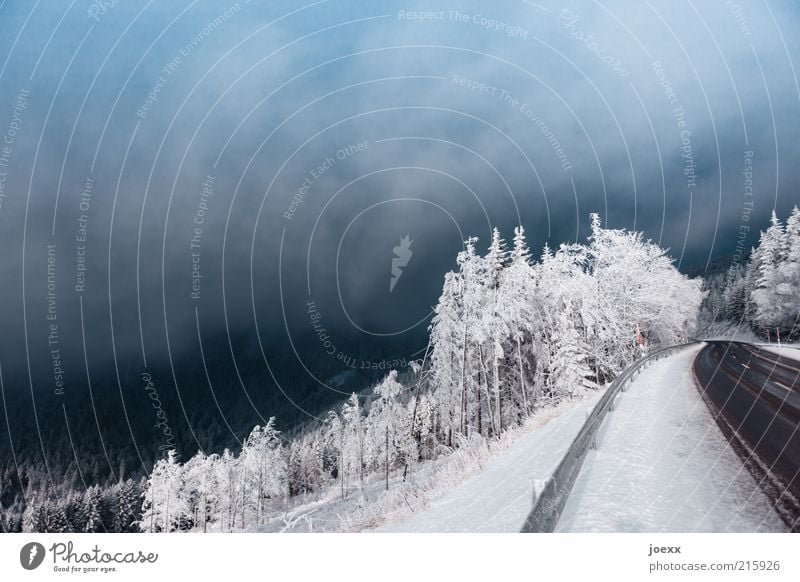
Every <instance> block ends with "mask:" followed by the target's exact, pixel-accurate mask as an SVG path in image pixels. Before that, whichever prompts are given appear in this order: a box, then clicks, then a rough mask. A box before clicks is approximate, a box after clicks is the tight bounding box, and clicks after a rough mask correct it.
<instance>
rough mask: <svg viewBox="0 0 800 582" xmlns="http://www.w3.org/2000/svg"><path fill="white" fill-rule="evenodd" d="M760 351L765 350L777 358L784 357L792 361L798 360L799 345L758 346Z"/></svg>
mask: <svg viewBox="0 0 800 582" xmlns="http://www.w3.org/2000/svg"><path fill="white" fill-rule="evenodd" d="M758 347H760V348H761V349H762V350H767V351H768V352H772V353H774V354H778V355H779V356H786V357H787V358H792V359H793V360H797V359H800V345H798V344H781V345H778V344H761V343H760V344H758Z"/></svg>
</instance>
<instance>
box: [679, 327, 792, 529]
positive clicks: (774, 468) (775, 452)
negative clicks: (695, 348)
mask: <svg viewBox="0 0 800 582" xmlns="http://www.w3.org/2000/svg"><path fill="white" fill-rule="evenodd" d="M707 343H708V345H707V346H706V347H705V348H703V349H702V350H701V351H700V352H699V353H698V354H697V357H696V358H695V361H694V366H693V368H694V374H695V378H696V380H697V383H698V387H699V388H700V390H701V393H702V394H703V398H704V400H705V401H706V404H707V405H708V406H709V408H710V409H711V412H712V414H713V416H714V418H715V420H716V421H717V424H718V425H719V427H720V429H721V430H722V432H723V433H724V434H725V436H726V437H727V438H728V440H729V441H730V442H731V444H732V445H733V447H734V449H735V450H736V452H737V453H738V454H739V455H740V457H741V458H742V460H743V462H744V464H745V466H746V467H747V469H748V470H749V471H750V472H751V473H752V474H753V476H754V477H756V479H757V480H758V481H759V483H760V484H761V487H762V489H764V491H765V492H766V493H767V495H768V496H769V497H770V499H771V501H772V502H773V503H774V504H775V509H776V510H777V511H778V513H779V514H780V515H781V518H782V519H783V520H784V521H785V522H786V524H787V525H788V526H789V527H790V528H792V530H793V531H800V362H798V361H797V360H794V359H790V358H787V357H786V356H779V355H777V354H775V353H773V352H770V351H767V350H763V349H760V348H759V347H758V346H755V345H751V344H746V343H741V342H728V341H709V342H707Z"/></svg>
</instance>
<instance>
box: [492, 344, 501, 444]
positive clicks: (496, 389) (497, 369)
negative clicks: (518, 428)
mask: <svg viewBox="0 0 800 582" xmlns="http://www.w3.org/2000/svg"><path fill="white" fill-rule="evenodd" d="M492 364H493V365H492V367H493V368H494V394H495V398H496V403H495V414H497V435H498V436H500V433H501V432H502V430H503V410H502V408H501V406H502V405H501V400H500V366H499V364H498V362H497V356H495V355H494V354H492Z"/></svg>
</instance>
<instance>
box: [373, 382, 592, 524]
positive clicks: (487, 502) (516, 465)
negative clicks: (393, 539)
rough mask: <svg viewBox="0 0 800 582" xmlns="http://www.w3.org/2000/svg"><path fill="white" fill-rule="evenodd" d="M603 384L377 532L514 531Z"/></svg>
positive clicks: (561, 455) (529, 509) (580, 424)
mask: <svg viewBox="0 0 800 582" xmlns="http://www.w3.org/2000/svg"><path fill="white" fill-rule="evenodd" d="M602 393H603V390H598V391H596V392H593V393H591V396H589V397H588V398H585V399H583V400H581V401H580V402H579V403H578V404H576V405H574V406H572V407H571V408H569V409H568V410H566V411H565V412H562V413H561V414H560V415H559V416H557V417H555V418H552V419H550V420H549V422H547V423H546V424H544V425H543V426H539V427H538V428H535V429H533V430H531V431H530V432H529V433H527V434H525V435H524V436H522V437H520V438H519V440H518V441H517V442H516V443H515V444H514V445H513V446H511V447H510V448H508V449H506V450H505V451H503V452H501V453H500V454H498V455H497V456H495V457H493V458H492V459H491V460H490V461H489V462H488V464H487V465H486V468H485V470H484V471H483V472H481V473H479V474H477V475H474V476H472V477H470V478H469V479H467V480H466V481H464V482H463V483H461V484H460V485H458V486H456V487H454V488H453V489H452V490H450V491H449V492H447V493H446V494H444V495H442V496H440V497H438V498H435V499H433V500H432V501H430V503H429V505H428V507H427V508H426V509H425V510H424V511H422V512H418V513H415V514H414V515H413V516H411V517H410V518H409V519H407V520H405V521H402V522H398V523H391V524H387V525H385V526H383V527H381V528H380V529H379V530H378V531H383V532H440V533H451V532H518V531H519V530H520V528H521V527H522V524H523V523H524V521H525V518H526V517H527V516H528V513H530V511H531V508H532V506H533V496H534V490H535V489H536V488H537V484H541V483H544V482H545V480H546V479H547V478H548V477H549V476H550V475H551V474H552V472H553V471H554V470H555V468H556V466H557V465H558V463H559V462H560V461H561V459H562V458H563V457H564V454H565V453H566V451H567V449H568V448H569V445H570V444H571V443H572V440H573V439H574V438H575V435H576V434H577V433H578V431H579V430H580V428H581V426H583V423H584V422H585V421H586V415H587V412H588V411H590V410H591V409H592V408H593V407H594V405H595V404H596V403H597V401H598V400H599V399H600V396H601V395H602Z"/></svg>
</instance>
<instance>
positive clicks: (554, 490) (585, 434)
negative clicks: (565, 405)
mask: <svg viewBox="0 0 800 582" xmlns="http://www.w3.org/2000/svg"><path fill="white" fill-rule="evenodd" d="M697 343H699V340H692V341H689V342H688V343H685V344H678V345H674V346H669V347H666V348H662V349H660V350H657V351H655V352H653V353H651V354H649V355H647V356H646V357H644V358H642V359H641V360H639V361H638V362H636V363H634V364H633V365H631V366H629V367H628V368H626V369H625V370H624V371H623V372H622V373H621V374H620V375H619V376H617V378H616V379H615V380H614V381H613V382H612V383H611V386H609V388H608V390H606V393H605V394H603V396H602V397H601V398H600V401H599V402H598V403H597V404H596V405H595V407H594V409H593V410H592V412H591V413H589V416H588V417H587V418H586V422H585V423H584V424H583V426H582V427H581V430H580V431H579V432H578V434H577V436H576V437H575V438H574V439H573V441H572V444H571V445H570V447H569V449H568V450H567V453H566V454H565V455H564V458H563V459H562V460H561V462H560V463H559V464H558V467H556V470H555V471H554V472H553V474H552V475H551V476H550V477H549V478H548V479H547V481H546V482H545V486H544V487H543V488H542V490H541V492H540V493H539V495H538V496H537V497H535V498H534V500H533V509H531V512H530V513H529V514H528V517H527V519H526V520H525V523H524V524H523V526H522V529H521V530H520V531H521V532H522V533H537V532H552V531H554V530H555V528H556V524H557V523H558V520H559V518H560V517H561V512H562V511H563V510H564V506H565V505H566V503H567V497H569V494H570V491H572V486H573V485H574V484H575V480H576V479H577V478H578V474H579V473H580V470H581V467H582V466H583V461H584V459H585V458H586V454H587V453H588V452H589V449H590V448H595V447H596V439H597V432H598V430H600V427H601V426H602V424H603V421H604V420H605V417H606V415H607V414H608V412H609V411H610V410H613V409H614V401H615V399H616V398H617V395H618V394H619V392H620V391H623V392H624V391H625V387H626V385H627V384H629V383H630V382H632V381H633V379H634V378H635V377H636V376H638V375H639V374H640V373H641V371H642V370H644V369H645V368H646V367H647V366H648V365H649V364H651V363H652V362H655V361H656V360H660V359H661V358H664V357H667V356H671V355H672V354H674V353H676V352H679V351H681V350H683V349H685V348H687V347H689V346H692V345H695V344H697Z"/></svg>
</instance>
